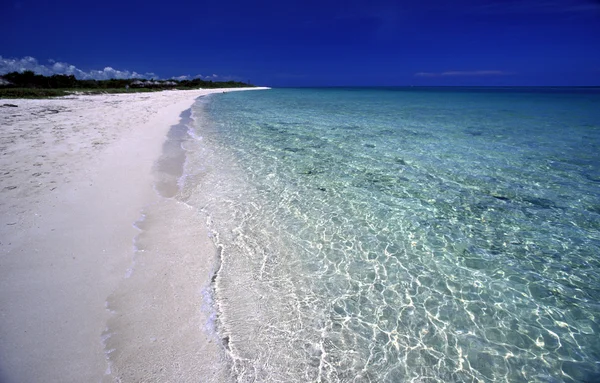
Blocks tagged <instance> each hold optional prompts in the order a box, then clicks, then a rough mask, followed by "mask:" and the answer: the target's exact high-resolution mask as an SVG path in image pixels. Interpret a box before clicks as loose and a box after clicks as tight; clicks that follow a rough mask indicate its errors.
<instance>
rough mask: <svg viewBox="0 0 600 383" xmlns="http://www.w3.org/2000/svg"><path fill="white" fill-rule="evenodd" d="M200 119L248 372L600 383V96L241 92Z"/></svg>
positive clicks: (194, 116)
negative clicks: (594, 382) (599, 382)
mask: <svg viewBox="0 0 600 383" xmlns="http://www.w3.org/2000/svg"><path fill="white" fill-rule="evenodd" d="M187 123H188V128H189V129H188V133H189V138H188V139H187V141H185V142H184V143H183V146H184V148H185V150H186V160H185V171H184V175H183V176H182V178H181V179H180V182H179V184H180V190H179V195H178V198H179V199H181V200H182V201H184V202H186V203H187V204H188V205H190V206H192V207H193V208H195V209H196V211H197V214H198V215H200V216H202V217H203V219H204V220H206V222H207V225H208V227H209V229H210V232H211V233H212V236H213V240H214V242H215V244H216V245H217V247H218V249H219V255H218V260H217V262H216V263H215V265H214V275H213V276H212V284H211V285H210V286H207V290H206V292H205V294H206V296H207V299H206V301H207V302H210V304H208V305H205V306H204V307H203V310H209V311H210V312H211V321H210V322H209V323H207V324H206V329H205V330H208V331H212V332H214V334H215V336H216V337H218V339H219V340H220V341H221V342H222V344H223V348H224V349H225V350H226V354H227V355H228V357H227V358H228V361H226V363H229V365H230V369H231V373H232V380H233V381H237V382H592V381H600V90H599V89H593V88H322V89H317V88H315V89H272V90H268V91H259V92H231V93H226V94H216V95H210V96H207V97H203V98H199V99H198V100H197V102H196V103H195V104H194V106H193V107H192V109H191V118H189V119H188V121H187Z"/></svg>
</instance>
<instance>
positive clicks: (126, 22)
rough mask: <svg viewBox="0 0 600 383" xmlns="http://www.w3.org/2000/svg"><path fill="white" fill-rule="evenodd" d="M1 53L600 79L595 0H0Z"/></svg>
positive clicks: (297, 81) (262, 71)
mask: <svg viewBox="0 0 600 383" xmlns="http://www.w3.org/2000/svg"><path fill="white" fill-rule="evenodd" d="M0 14H1V15H2V17H1V19H2V22H1V23H0V55H1V56H2V57H4V58H5V59H6V58H13V59H14V58H22V57H24V56H32V57H35V58H36V59H37V60H39V62H40V63H43V64H47V60H48V59H52V60H56V61H59V62H66V63H69V64H72V65H74V66H76V67H77V68H79V69H81V70H84V71H88V70H92V69H102V68H104V67H106V66H110V67H113V68H115V69H119V70H129V71H137V72H139V73H144V72H153V73H156V74H157V75H158V76H160V77H162V78H166V77H171V76H179V75H192V76H193V75H196V74H202V75H208V74H213V73H215V74H218V75H219V76H227V75H230V76H235V78H237V79H242V80H247V79H250V80H251V81H252V82H253V83H255V84H259V85H272V86H312V85H600V0H571V1H568V0H540V1H533V0H521V1H513V0H489V1H484V0H454V1H449V0H448V1H440V0H412V1H404V0H401V1H381V0H374V1H339V2H338V1H328V0H320V1H312V0H308V1H307V0H304V1H295V0H279V1H241V0H211V1H202V0H200V1H193V2H186V1H179V0H170V1H161V2H157V3H152V2H149V1H127V0H121V1H114V0H103V1H81V0H77V1H60V0H58V1H56V0H54V1H42V0H1V1H0Z"/></svg>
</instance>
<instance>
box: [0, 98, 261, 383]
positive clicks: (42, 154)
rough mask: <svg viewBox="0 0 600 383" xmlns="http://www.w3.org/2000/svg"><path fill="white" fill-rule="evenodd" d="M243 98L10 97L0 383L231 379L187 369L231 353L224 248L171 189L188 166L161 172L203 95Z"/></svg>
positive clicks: (1, 245)
mask: <svg viewBox="0 0 600 383" xmlns="http://www.w3.org/2000/svg"><path fill="white" fill-rule="evenodd" d="M252 89H260V88H252ZM234 90H241V89H227V90H223V89H213V90H189V91H163V92H153V93H131V94H106V95H95V96H86V95H75V96H71V97H65V98H59V99H46V100H1V101H0V106H2V105H4V106H2V107H0V126H1V129H0V381H2V382H42V381H43V382H83V381H86V382H93V381H96V382H98V381H107V382H109V381H110V382H112V381H161V380H162V381H165V380H171V381H185V379H184V378H183V377H184V376H187V377H188V378H189V377H190V376H194V374H196V373H203V374H205V375H204V376H206V377H208V376H212V377H213V378H214V379H213V378H207V380H206V381H211V380H214V381H220V380H221V379H222V377H223V375H222V374H224V372H223V371H222V370H219V368H218V367H216V365H215V364H210V363H206V364H200V365H198V364H190V363H189V361H190V360H192V359H196V358H204V359H205V360H207V362H210V361H211V358H213V359H219V358H221V357H222V355H220V352H221V351H220V349H219V347H218V346H215V343H214V342H213V340H212V339H209V337H208V335H206V333H205V332H203V331H202V326H204V324H205V323H206V318H204V317H203V315H205V314H203V311H202V310H200V309H199V308H200V305H201V304H202V299H203V295H202V289H203V288H205V286H206V285H207V283H208V281H209V278H210V275H211V272H212V270H211V267H213V259H214V257H215V251H216V250H215V246H214V244H213V243H212V241H211V240H210V238H209V237H208V233H207V231H206V228H205V227H204V226H205V225H204V223H203V222H201V221H199V220H200V217H199V216H197V215H196V214H194V212H193V211H192V210H191V209H190V208H189V207H187V206H185V204H182V203H180V202H177V201H175V200H173V199H171V198H169V197H168V192H165V190H168V187H169V185H168V183H169V182H171V183H172V180H173V179H174V177H175V178H176V175H177V174H178V172H179V173H180V172H181V170H178V169H176V168H177V166H179V167H181V166H183V163H181V161H179V162H178V161H174V162H173V161H171V165H169V166H166V167H165V166H163V167H162V168H160V169H158V168H157V165H156V163H157V159H159V158H160V157H161V155H163V156H164V155H165V154H164V153H163V151H164V150H165V149H166V146H165V145H166V144H165V140H166V137H167V134H168V132H169V129H170V128H171V126H173V125H176V124H177V123H178V121H179V119H180V114H181V113H182V112H183V111H184V110H186V109H188V108H189V107H190V106H191V105H192V104H193V102H194V100H195V99H196V98H197V97H199V96H203V95H206V94H210V93H221V92H223V91H227V92H230V91H234ZM5 104H11V105H16V107H14V106H11V105H5ZM161 153H162V154H161ZM166 155H167V157H168V153H167V154H166ZM164 162H165V163H166V164H167V165H168V164H169V161H168V158H167V160H166V161H164ZM161 174H162V175H161ZM161 177H162V178H161ZM165 177H166V178H165ZM165 180H166V181H165ZM176 181H177V180H176ZM160 182H163V187H164V188H163V189H162V191H161V190H160V189H157V188H156V187H155V186H156V185H157V184H160ZM165 182H166V184H165ZM161 193H162V194H161ZM203 366H204V367H203ZM190 369H196V371H190ZM202 369H204V370H202ZM206 374H209V375H206ZM220 374H221V375H220Z"/></svg>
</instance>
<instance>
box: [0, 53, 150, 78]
mask: <svg viewBox="0 0 600 383" xmlns="http://www.w3.org/2000/svg"><path fill="white" fill-rule="evenodd" d="M26 70H30V71H33V72H35V73H37V74H42V75H44V76H52V75H55V74H64V75H73V76H75V77H76V78H78V79H80V80H91V79H94V80H108V79H111V78H117V79H126V78H157V77H158V76H157V75H156V74H154V73H137V72H135V71H134V72H130V71H128V70H117V69H114V68H112V67H109V66H107V67H105V68H104V69H102V70H94V69H92V70H90V71H87V72H86V71H83V70H81V69H79V68H77V67H76V66H74V65H71V64H68V63H65V62H58V61H54V60H48V65H44V64H40V63H39V62H38V60H37V59H35V58H33V57H31V56H25V57H23V58H4V57H2V56H0V75H2V74H6V73H9V72H23V71H26Z"/></svg>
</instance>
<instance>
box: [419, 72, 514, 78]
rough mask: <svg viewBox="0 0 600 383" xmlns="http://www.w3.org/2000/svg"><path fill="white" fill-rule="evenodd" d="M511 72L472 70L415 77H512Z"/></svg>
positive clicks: (425, 74) (423, 73)
mask: <svg viewBox="0 0 600 383" xmlns="http://www.w3.org/2000/svg"><path fill="white" fill-rule="evenodd" d="M511 74H513V73H511V72H505V71H501V70H472V71H468V70H467V71H459V70H453V71H446V72H418V73H415V77H446V76H448V77H452V76H507V75H511Z"/></svg>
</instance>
